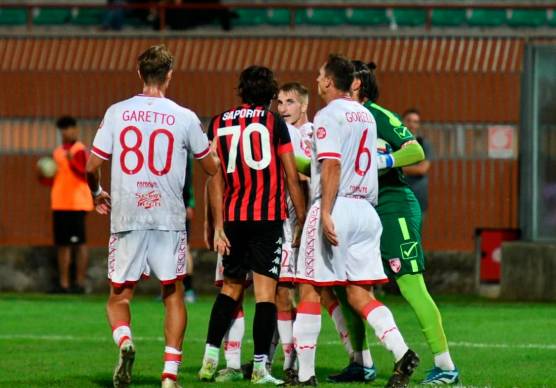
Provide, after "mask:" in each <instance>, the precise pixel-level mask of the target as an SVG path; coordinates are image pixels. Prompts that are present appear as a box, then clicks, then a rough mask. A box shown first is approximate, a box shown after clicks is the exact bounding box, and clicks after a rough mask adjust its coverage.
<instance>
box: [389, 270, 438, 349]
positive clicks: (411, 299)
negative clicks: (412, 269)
mask: <svg viewBox="0 0 556 388" xmlns="http://www.w3.org/2000/svg"><path fill="white" fill-rule="evenodd" d="M396 282H397V283H398V286H399V287H400V291H401V293H402V295H403V297H404V298H405V300H407V302H408V303H409V305H410V306H411V308H412V309H413V311H414V312H415V315H417V319H418V320H419V324H420V325H421V330H422V331H423V334H424V335H425V338H426V340H427V343H428V344H429V348H430V350H431V351H432V354H433V355H436V354H439V353H444V352H447V351H448V341H447V340H446V334H444V328H443V327H442V317H441V316H440V311H438V307H436V303H434V300H433V299H432V297H431V295H430V294H429V291H428V290H427V286H426V284H425V279H424V278H423V274H415V275H403V276H400V277H399V278H397V279H396Z"/></svg>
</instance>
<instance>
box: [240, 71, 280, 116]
mask: <svg viewBox="0 0 556 388" xmlns="http://www.w3.org/2000/svg"><path fill="white" fill-rule="evenodd" d="M237 89H238V95H239V97H241V101H242V102H244V103H247V104H254V105H264V106H266V105H269V104H270V102H271V101H272V100H273V99H274V98H276V93H278V83H277V82H276V80H275V79H274V73H273V72H272V70H270V69H269V68H268V67H264V66H256V65H253V66H249V67H248V68H246V69H244V70H243V71H242V72H241V75H240V76H239V85H238V87H237Z"/></svg>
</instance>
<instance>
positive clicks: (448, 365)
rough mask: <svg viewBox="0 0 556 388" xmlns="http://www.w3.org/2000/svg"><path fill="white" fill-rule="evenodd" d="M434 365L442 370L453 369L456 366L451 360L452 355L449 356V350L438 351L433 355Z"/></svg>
mask: <svg viewBox="0 0 556 388" xmlns="http://www.w3.org/2000/svg"><path fill="white" fill-rule="evenodd" d="M434 366H436V367H438V368H440V369H442V370H454V369H456V366H455V365H454V362H453V361H452V357H451V356H450V352H444V353H440V354H437V355H435V356H434Z"/></svg>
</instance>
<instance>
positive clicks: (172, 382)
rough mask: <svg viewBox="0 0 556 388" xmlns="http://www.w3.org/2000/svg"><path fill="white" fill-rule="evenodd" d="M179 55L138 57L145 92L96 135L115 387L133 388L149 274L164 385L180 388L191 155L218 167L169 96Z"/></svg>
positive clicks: (156, 49) (112, 113) (162, 50)
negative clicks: (140, 309) (104, 183)
mask: <svg viewBox="0 0 556 388" xmlns="http://www.w3.org/2000/svg"><path fill="white" fill-rule="evenodd" d="M172 66H173V57H172V54H171V53H170V52H169V51H168V50H167V49H166V47H164V46H163V45H159V46H152V47H150V48H149V49H147V50H145V51H144V52H143V53H142V54H141V55H140V56H139V58H138V66H137V67H138V73H139V77H140V78H141V80H142V81H143V93H142V94H139V95H137V96H134V97H132V98H130V99H127V100H125V101H121V102H118V103H116V104H114V105H112V106H111V107H110V108H108V110H107V111H106V114H105V115H104V120H103V121H102V123H101V125H100V128H99V129H98V132H97V134H96V136H95V139H94V142H93V148H92V155H91V158H90V159H89V162H88V164H87V178H88V182H89V188H90V189H91V191H92V193H93V197H94V201H95V205H96V210H97V212H99V213H100V214H108V213H111V222H110V232H111V235H110V242H109V248H108V249H109V252H108V278H109V280H110V282H111V286H110V296H109V297H108V304H107V309H106V310H107V314H108V321H109V323H110V325H111V326H112V330H113V332H112V335H113V338H114V341H115V342H116V344H117V345H118V347H119V349H120V357H119V361H118V364H117V366H116V370H115V372H114V378H113V382H114V387H127V386H129V384H130V382H131V369H132V365H133V360H134V358H135V346H134V344H133V337H132V333H131V328H130V322H131V314H130V309H129V304H130V302H131V299H132V297H133V290H134V285H135V283H136V282H137V281H138V280H139V279H140V278H141V276H142V274H143V273H144V272H145V271H148V270H151V271H152V272H154V274H155V275H156V276H157V277H158V279H160V282H161V285H162V298H163V301H164V307H165V320H164V334H165V343H166V347H165V350H164V369H163V372H162V387H177V386H178V385H177V383H176V380H177V374H178V367H179V364H180V362H181V358H182V343H183V335H184V331H185V326H186V310H185V306H184V302H183V284H182V282H181V279H182V278H183V277H184V275H185V273H186V257H185V256H186V252H187V250H186V247H187V240H186V229H185V218H186V217H185V205H184V202H183V197H182V189H183V185H184V180H185V171H186V163H187V154H188V153H189V152H191V153H193V155H194V157H195V158H196V159H198V160H199V162H200V164H201V167H202V168H203V169H204V170H205V172H207V173H208V174H209V175H213V174H215V173H216V171H217V170H218V160H217V159H216V157H215V156H214V155H213V153H212V152H211V151H210V148H209V143H208V139H207V137H206V135H205V134H204V133H203V130H202V127H201V124H200V121H199V119H198V118H197V116H196V115H195V113H193V112H192V111H191V110H189V109H187V108H184V107H181V106H179V105H178V104H176V103H174V102H173V101H171V100H169V99H167V98H165V97H164V94H165V92H166V90H167V88H168V85H169V83H170V79H171V78H172ZM110 158H112V160H111V166H112V167H111V168H112V170H111V171H112V172H111V193H110V194H108V193H107V192H106V191H104V190H103V189H102V187H101V186H100V182H99V180H100V168H101V165H102V163H103V162H104V161H105V160H108V159H110Z"/></svg>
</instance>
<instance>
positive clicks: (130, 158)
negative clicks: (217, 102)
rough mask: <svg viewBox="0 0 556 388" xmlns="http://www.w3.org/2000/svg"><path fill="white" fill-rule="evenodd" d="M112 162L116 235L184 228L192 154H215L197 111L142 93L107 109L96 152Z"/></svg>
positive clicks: (196, 156)
mask: <svg viewBox="0 0 556 388" xmlns="http://www.w3.org/2000/svg"><path fill="white" fill-rule="evenodd" d="M91 152H92V153H93V154H95V155H96V156H98V157H100V158H102V159H109V158H110V157H111V158H112V169H111V185H110V186H111V187H110V189H111V190H110V192H111V197H112V212H111V227H110V229H111V232H112V233H118V232H123V231H129V230H150V229H154V230H185V205H184V203H183V195H182V193H183V186H184V183H185V171H186V165H187V153H188V152H192V153H193V155H194V156H195V158H197V159H201V158H204V157H205V156H207V155H208V154H209V152H210V149H209V143H208V139H207V136H206V134H205V133H204V132H203V129H202V127H201V123H200V121H199V118H198V117H197V115H196V114H195V113H193V112H192V111H190V110H189V109H186V108H184V107H181V106H179V105H178V104H176V103H175V102H173V101H171V100H169V99H167V98H157V97H146V96H143V95H138V96H135V97H132V98H130V99H128V100H125V101H121V102H118V103H116V104H114V105H112V106H111V107H110V108H108V110H107V111H106V114H105V116H104V120H103V121H102V123H101V125H100V128H99V129H98V131H97V134H96V136H95V139H94V141H93V148H92V151H91Z"/></svg>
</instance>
